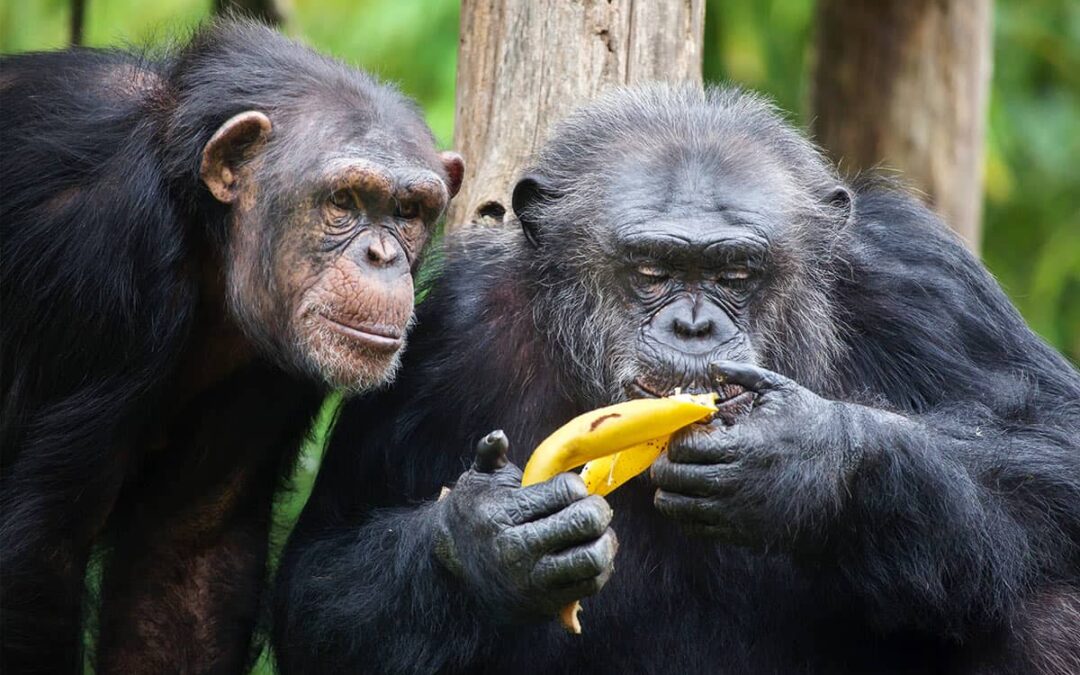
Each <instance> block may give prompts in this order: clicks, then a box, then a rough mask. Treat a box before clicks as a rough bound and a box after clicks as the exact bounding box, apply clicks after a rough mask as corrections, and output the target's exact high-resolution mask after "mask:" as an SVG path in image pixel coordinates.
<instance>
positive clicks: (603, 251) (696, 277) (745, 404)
mask: <svg viewBox="0 0 1080 675" xmlns="http://www.w3.org/2000/svg"><path fill="white" fill-rule="evenodd" d="M608 168H609V173H607V174H606V175H605V176H604V177H603V180H604V181H605V182H607V185H606V186H605V187H604V192H605V193H606V199H607V202H608V203H607V204H605V205H604V207H603V211H602V212H601V213H599V214H597V213H596V211H595V209H594V210H593V212H592V214H590V212H589V210H588V208H576V207H574V206H573V202H574V201H575V200H577V201H579V202H581V203H582V204H583V205H584V204H586V202H588V201H590V200H591V201H592V202H593V203H595V201H596V195H597V193H598V192H599V191H598V190H597V189H595V188H592V187H591V188H589V189H587V190H584V191H582V192H580V193H574V192H573V191H568V192H567V193H560V192H559V191H558V189H557V188H553V187H551V186H550V185H547V186H546V185H545V184H544V181H545V180H546V179H545V178H544V177H543V175H542V174H531V175H529V176H526V178H524V179H523V180H522V181H521V182H520V183H519V185H518V188H517V190H516V191H515V211H517V212H518V213H519V214H524V217H523V218H521V222H522V226H523V228H524V229H525V234H526V237H527V238H528V239H529V240H530V241H531V242H532V243H533V245H534V247H535V248H536V249H537V250H536V252H535V254H536V255H537V256H539V257H541V259H543V260H544V261H545V266H544V270H545V272H544V274H545V275H547V276H546V278H547V279H548V281H547V282H546V283H545V284H544V286H545V287H550V288H553V289H557V290H556V291H553V292H552V293H557V294H561V295H552V296H550V297H548V300H547V302H546V303H544V309H543V313H544V316H542V317H541V320H540V321H539V322H538V325H539V327H540V329H541V330H544V326H556V327H558V328H557V329H556V330H554V331H549V334H550V335H551V339H552V341H553V342H554V343H556V344H557V345H558V347H557V349H558V353H559V354H563V355H565V354H571V353H572V354H575V355H578V357H579V358H577V359H576V361H575V363H574V366H573V367H574V368H575V373H574V377H576V378H578V379H579V380H580V381H581V382H582V383H584V384H586V385H588V386H589V387H590V393H589V397H590V399H589V400H588V401H586V402H585V403H586V404H591V405H598V404H603V403H605V402H610V401H612V400H618V399H621V398H627V397H629V398H637V397H644V396H665V395H668V394H671V393H674V392H675V391H676V390H680V391H684V392H686V391H690V392H702V391H717V392H718V393H719V394H720V397H721V401H720V414H719V415H718V418H719V419H720V420H722V421H723V422H725V423H728V424H730V423H732V422H733V421H734V419H735V418H736V417H737V416H738V415H740V414H742V413H744V412H748V411H749V409H750V406H751V405H752V402H753V396H754V394H753V393H751V392H748V391H745V390H744V389H743V388H742V387H739V386H737V385H732V384H726V383H723V382H720V381H718V380H717V379H716V378H715V377H714V376H713V375H712V374H711V372H710V371H711V368H710V364H712V363H714V362H716V361H719V360H734V361H741V362H748V363H756V364H760V365H767V366H772V367H776V366H777V365H778V364H780V363H781V362H782V360H783V356H782V350H783V348H784V345H781V347H779V348H778V347H776V344H777V342H778V341H779V342H781V343H783V342H786V343H787V346H788V347H790V348H793V349H800V350H802V349H803V348H804V346H806V345H815V344H825V343H827V341H828V336H825V337H822V336H821V335H818V334H813V335H811V333H814V332H815V331H818V332H820V331H821V330H822V329H819V328H809V329H807V330H803V328H802V327H803V326H804V325H808V322H809V324H813V323H817V324H821V323H823V322H822V321H820V319H821V317H822V316H823V315H822V314H821V313H820V312H819V307H820V306H821V302H822V301H821V290H820V288H818V284H817V280H816V279H815V278H814V274H813V272H812V271H810V272H808V271H807V270H808V269H812V267H813V261H812V260H811V261H810V264H809V265H803V264H802V263H801V262H800V261H797V260H796V259H795V257H796V256H793V255H792V245H793V242H792V239H793V236H794V235H795V233H797V232H799V230H800V227H801V226H803V225H805V224H806V223H807V222H809V220H810V219H811V218H813V217H815V215H814V214H815V213H816V212H817V207H816V205H814V204H810V205H808V206H807V207H806V208H805V210H804V211H800V208H799V204H798V199H796V198H793V197H792V195H801V194H803V192H805V191H800V188H799V187H798V186H795V185H794V184H793V182H792V179H791V178H790V177H789V173H788V172H785V171H781V170H778V169H777V168H776V167H775V166H772V165H770V164H769V162H768V161H764V160H763V161H757V162H755V161H753V160H752V159H745V160H744V161H741V162H739V163H733V162H727V163H726V164H725V163H722V162H717V161H712V160H711V158H710V157H709V156H704V157H697V158H695V157H694V156H693V155H692V154H691V153H687V155H684V156H676V157H675V158H674V159H673V158H671V157H666V156H665V157H659V158H656V159H655V161H653V162H649V161H644V162H643V161H642V160H641V159H640V158H635V159H634V160H633V161H627V162H626V165H625V166H622V167H618V166H617V167H614V168H612V167H611V166H609V167H608ZM836 197H837V199H839V200H840V201H843V200H844V199H847V192H846V190H843V188H839V192H837V193H836ZM829 198H830V197H829V196H828V195H826V196H825V197H824V199H825V200H826V202H827V200H828V199H829ZM538 203H539V204H541V206H540V207H539V208H536V204H538ZM839 211H842V209H840V210H839ZM532 214H541V215H544V216H547V217H548V218H553V219H554V220H550V221H547V222H539V221H536V220H533V219H532V218H531V217H530V216H531V215H532ZM519 218H520V216H519ZM558 219H561V220H562V222H564V223H571V224H572V225H571V226H560V225H559V222H558ZM796 247H798V244H796ZM809 254H810V252H809V251H805V252H804V257H805V256H809ZM811 257H812V256H811ZM553 276H556V277H560V278H559V279H557V280H552V279H551V277H553ZM562 277H565V278H562ZM573 289H578V290H577V291H574V290H573ZM546 292H547V291H541V293H546ZM575 292H576V293H577V296H576V297H571V294H573V293H575ZM788 298H801V300H799V301H798V302H797V303H796V306H794V307H787V306H785V302H787V299H788ZM798 303H802V304H804V305H805V309H803V308H800V307H799V306H798ZM790 333H795V334H799V333H803V334H804V335H806V336H807V339H805V340H801V338H795V339H791V338H790ZM556 358H559V357H556Z"/></svg>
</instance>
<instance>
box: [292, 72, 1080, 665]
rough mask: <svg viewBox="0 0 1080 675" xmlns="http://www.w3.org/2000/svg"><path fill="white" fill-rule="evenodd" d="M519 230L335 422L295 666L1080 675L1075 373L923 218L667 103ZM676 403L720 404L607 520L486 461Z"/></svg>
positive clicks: (726, 117)
mask: <svg viewBox="0 0 1080 675" xmlns="http://www.w3.org/2000/svg"><path fill="white" fill-rule="evenodd" d="M513 207H514V210H515V212H516V214H517V216H518V219H519V220H520V223H521V228H522V232H513V233H504V232H497V231H474V232H469V233H467V234H466V235H464V236H462V237H460V238H458V239H457V240H456V241H454V242H452V243H451V244H450V246H449V249H448V251H447V253H446V263H445V268H444V270H443V273H442V275H441V277H440V278H439V280H438V281H437V282H436V283H435V285H434V286H433V288H432V289H431V291H430V293H429V294H428V295H427V296H426V299H425V300H424V302H423V304H422V305H421V306H420V309H419V312H418V314H419V320H418V325H417V329H416V332H415V333H414V334H413V337H412V341H411V343H410V347H409V353H408V354H407V355H406V357H405V363H404V366H403V369H402V376H401V377H400V378H399V379H398V381H397V382H396V383H395V384H394V385H393V387H392V388H391V389H389V390H388V391H386V392H384V393H379V394H377V395H371V396H368V397H366V398H364V399H362V400H357V401H355V402H353V403H350V404H349V405H348V406H347V407H346V408H345V410H344V411H343V413H342V415H341V419H340V422H339V424H338V429H337V432H336V435H335V437H334V439H333V441H332V444H331V447H330V449H329V453H328V456H327V457H326V459H325V464H324V466H323V469H322V472H321V474H320V476H319V480H318V484H317V486H316V488H315V492H314V494H313V496H312V497H311V501H310V502H309V504H308V506H307V509H306V511H305V513H304V514H303V516H302V518H301V522H300V525H299V529H298V530H296V531H295V533H294V535H293V536H292V538H291V541H290V544H289V546H288V549H287V552H286V555H285V559H284V561H283V567H282V570H281V576H280V580H279V583H280V587H279V589H278V594H277V597H276V599H275V604H276V610H275V612H276V625H275V628H274V636H275V637H274V640H275V644H276V648H277V653H278V655H279V660H280V663H281V666H282V667H283V668H284V670H285V671H286V672H306V673H313V672H394V673H397V672H417V673H429V672H484V673H680V674H683V673H776V674H779V673H784V674H788V673H1058V674H1060V673H1066V672H1068V673H1075V672H1080V640H1077V639H1076V638H1077V636H1078V635H1080V374H1078V373H1077V371H1076V370H1075V369H1074V367H1073V366H1071V365H1070V364H1069V363H1067V362H1066V361H1065V360H1064V359H1063V358H1062V357H1061V356H1060V355H1058V354H1057V353H1055V352H1054V351H1053V350H1052V349H1051V348H1050V347H1048V346H1047V345H1046V344H1045V343H1044V342H1043V341H1042V340H1040V339H1039V338H1038V337H1037V336H1036V335H1034V334H1033V333H1032V332H1031V331H1030V330H1029V329H1028V328H1027V326H1025V324H1024V322H1023V321H1022V320H1021V318H1020V316H1018V314H1017V313H1016V311H1015V310H1014V309H1013V308H1012V306H1010V304H1009V302H1008V301H1007V300H1006V298H1005V296H1004V294H1003V293H1002V292H1001V290H1000V289H999V288H998V286H997V285H996V284H995V283H994V281H993V280H992V279H991V277H990V276H989V275H988V274H987V273H986V271H985V270H984V269H983V267H982V266H981V265H980V264H979V263H978V262H977V261H976V259H975V258H974V257H973V256H972V255H971V254H970V253H968V252H967V251H965V250H964V248H963V247H962V246H961V245H960V243H958V240H957V239H956V238H955V237H954V236H952V235H951V234H950V233H948V232H947V230H946V229H945V228H944V227H943V225H942V224H941V223H940V221H938V220H937V219H936V218H935V217H934V216H933V215H931V213H930V212H929V211H928V210H927V209H926V208H924V207H923V206H921V205H920V204H919V203H918V202H916V201H915V200H913V199H912V198H911V197H909V196H907V195H906V194H904V193H903V192H902V191H900V190H898V189H894V188H892V187H891V186H890V185H888V184H884V183H881V182H879V181H875V180H872V179H871V180H861V181H857V182H856V184H854V185H851V186H848V185H845V184H844V182H842V181H841V180H840V179H839V178H838V177H837V174H836V172H835V171H834V169H833V168H832V167H830V166H828V165H826V163H825V162H824V161H823V159H822V157H821V155H820V154H819V152H818V151H817V150H816V149H815V148H814V146H813V145H812V144H811V143H810V142H808V141H807V140H806V139H805V138H803V137H802V136H801V135H800V134H799V133H798V132H797V131H795V130H794V129H792V128H791V126H789V125H788V124H786V123H785V122H784V121H783V119H782V117H781V116H780V115H779V114H778V113H777V111H775V110H774V109H773V108H772V107H771V106H770V105H769V104H767V103H765V102H763V101H762V99H760V98H759V97H757V96H755V95H752V94H749V93H744V92H741V91H738V90H735V89H711V90H708V91H705V92H702V91H701V90H700V89H698V88H694V87H689V86H687V87H679V86H661V85H653V86H650V87H646V88H640V89H630V90H624V91H620V92H616V93H612V94H610V95H607V96H606V97H604V98H602V99H600V100H599V101H598V102H596V103H593V104H591V105H589V106H588V107H586V108H584V109H583V110H581V111H580V112H578V113H576V114H574V115H572V116H571V117H569V119H567V120H566V121H564V122H563V123H562V124H561V125H560V126H558V127H557V129H556V130H555V132H554V134H553V136H552V137H551V139H550V140H549V141H548V143H547V145H546V147H544V149H543V150H542V152H541V153H540V155H539V158H538V160H537V163H536V164H535V167H534V168H533V169H532V170H530V171H528V172H526V173H525V175H524V178H522V179H521V181H520V182H519V183H518V184H517V186H516V189H515V190H514V199H513ZM675 389H681V390H683V391H704V390H710V389H715V390H718V391H719V392H720V394H721V398H722V400H723V402H722V403H721V411H720V414H719V415H718V416H717V419H716V420H715V421H713V422H712V423H711V424H710V425H708V426H705V425H701V426H698V427H695V428H691V429H690V430H688V431H685V432H681V433H680V434H678V435H677V436H676V437H674V439H673V441H672V443H671V446H670V448H669V450H668V453H667V455H666V456H662V457H661V458H660V459H659V460H658V461H657V462H656V463H654V465H653V466H652V468H651V476H650V475H643V476H641V477H640V478H639V479H636V480H635V481H632V482H631V483H629V484H628V485H626V486H624V487H623V488H621V489H620V490H619V491H617V492H615V493H613V494H612V495H611V496H610V497H609V499H608V500H607V501H605V500H604V499H601V498H599V497H596V496H593V497H587V496H586V493H585V488H584V485H583V483H582V482H581V480H580V479H579V478H578V477H576V476H574V475H572V474H562V475H560V476H558V477H556V478H554V479H552V480H551V481H549V482H547V483H543V484H539V485H535V486H531V487H527V488H520V487H518V484H519V480H520V475H521V474H520V472H519V470H518V469H517V468H516V467H515V466H514V465H513V464H510V465H507V466H504V467H503V468H495V467H497V466H498V462H497V461H496V462H492V461H491V458H487V460H488V461H487V462H485V463H486V464H487V465H488V466H477V465H474V466H473V468H471V469H470V467H469V462H470V459H471V457H470V455H471V452H472V448H473V447H474V444H475V443H476V442H477V439H479V438H481V437H482V436H483V435H484V434H486V433H487V432H488V431H489V430H491V429H494V428H502V429H504V430H505V431H506V433H507V436H508V438H509V440H510V445H511V451H510V458H511V459H512V460H513V462H515V463H516V464H518V465H520V464H521V463H522V462H523V461H524V460H525V459H526V457H527V456H528V454H529V453H530V451H531V450H532V448H534V447H535V446H536V445H537V443H538V442H539V441H540V440H542V439H543V438H544V437H545V436H546V435H547V434H548V433H550V432H552V431H553V430H554V429H555V428H557V426H559V425H560V424H562V423H564V422H565V421H567V420H568V419H570V418H571V416H573V415H575V414H578V413H581V412H583V411H585V410H588V409H591V408H594V407H597V406H601V405H603V404H608V403H611V402H615V401H621V400H625V399H627V398H633V397H643V396H659V395H664V394H667V393H669V392H672V391H673V390H675ZM444 486H450V487H451V488H452V489H451V490H450V491H449V492H448V493H446V495H445V496H444V497H443V498H442V499H438V496H439V494H440V491H441V488H443V487H444ZM609 504H610V505H609ZM676 526H678V527H676ZM613 533H618V553H617V554H616V545H615V535H614V534H613ZM609 577H610V578H609ZM605 581H606V582H607V583H606V586H605V587H604V588H603V590H602V591H601V592H599V593H598V594H597V595H595V597H586V596H590V595H591V594H593V593H595V592H596V591H597V590H599V589H600V587H601V586H603V585H604V583H605ZM582 597H586V599H585V600H584V602H583V606H584V611H583V613H582V623H583V630H584V632H583V634H582V635H570V634H568V633H566V632H565V631H564V630H563V629H562V628H561V627H560V626H559V625H558V622H556V621H554V620H552V617H553V616H554V615H555V614H556V613H557V611H558V609H559V608H560V607H561V606H563V605H564V604H566V603H567V602H568V601H570V600H573V599H577V598H582Z"/></svg>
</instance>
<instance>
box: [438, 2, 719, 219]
mask: <svg viewBox="0 0 1080 675" xmlns="http://www.w3.org/2000/svg"><path fill="white" fill-rule="evenodd" d="M704 21H705V2H704V0H666V1H665V0H463V1H462V3H461V33H460V44H459V50H458V75H457V109H456V115H455V125H454V148H455V149H456V150H457V151H458V152H460V153H461V154H462V155H463V156H464V158H465V167H466V169H465V180H464V184H463V187H462V191H461V193H460V194H459V195H458V197H457V198H456V199H455V200H454V203H453V206H452V208H451V211H450V214H449V217H448V219H447V227H448V228H456V227H462V226H464V225H467V224H483V225H499V224H501V223H502V222H503V220H504V214H507V213H508V212H509V210H510V191H511V189H512V187H513V181H514V179H515V177H516V176H517V173H518V172H519V171H520V170H521V169H522V168H523V167H524V166H525V165H526V164H527V162H528V159H529V157H530V156H531V155H532V154H533V153H534V152H535V150H536V149H537V147H538V146H539V144H540V143H541V142H542V141H543V140H544V137H545V133H546V132H547V129H548V127H549V125H550V124H551V123H552V122H554V121H555V120H557V119H558V118H560V117H561V116H563V115H565V114H566V113H567V112H569V111H570V110H571V109H572V108H574V107H575V106H577V105H578V104H580V103H582V102H584V101H587V100H588V99H590V98H592V97H593V96H595V95H596V94H597V93H599V92H600V91H602V90H603V89H604V88H606V87H609V86H612V85H620V84H630V83H634V82H640V81H646V80H693V81H696V82H699V83H700V82H701V45H702V38H703V30H704Z"/></svg>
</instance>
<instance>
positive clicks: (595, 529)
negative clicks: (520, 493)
mask: <svg viewBox="0 0 1080 675" xmlns="http://www.w3.org/2000/svg"><path fill="white" fill-rule="evenodd" d="M611 516H612V512H611V507H610V506H608V503H607V501H606V500H605V499H604V498H603V497H600V496H597V495H593V496H591V497H588V498H586V499H582V500H581V501H578V502H574V503H573V504H571V505H570V506H568V507H566V508H565V509H563V510H562V511H559V512H558V513H556V514H554V515H551V516H548V517H547V518H541V519H540V520H535V521H533V522H530V523H525V524H524V525H518V526H517V527H512V528H510V529H508V530H506V532H505V534H506V535H507V536H511V537H520V538H521V539H522V540H523V541H524V542H525V545H526V546H527V547H529V548H530V549H532V550H534V551H537V552H540V551H544V552H552V553H553V552H557V551H561V550H563V549H566V548H570V547H571V546H575V545H577V544H582V543H585V542H589V541H592V540H594V539H597V538H598V537H600V536H601V535H603V534H604V531H605V530H607V528H608V525H610V524H611Z"/></svg>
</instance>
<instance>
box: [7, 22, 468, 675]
mask: <svg viewBox="0 0 1080 675" xmlns="http://www.w3.org/2000/svg"><path fill="white" fill-rule="evenodd" d="M0 72H2V76H0V96H2V97H3V105H2V106H0V148H2V150H3V153H2V154H3V162H2V163H0V228H2V229H0V233H2V240H3V256H2V265H0V282H2V283H0V288H2V291H0V293H2V295H0V298H2V304H3V313H4V318H3V322H2V329H0V336H2V338H3V351H2V365H3V380H2V381H3V389H2V395H3V397H2V406H0V448H2V453H3V454H2V461H0V481H2V482H0V486H2V492H0V671H3V672H5V673H12V674H14V673H28V672H43V673H67V672H75V671H81V670H82V667H83V658H82V657H81V655H80V643H81V637H82V631H81V630H80V617H81V616H82V615H84V614H85V611H84V610H83V602H82V600H83V579H84V574H85V570H86V567H87V561H88V558H89V556H90V554H91V549H92V547H95V546H97V547H99V549H100V550H101V551H102V552H103V553H104V556H103V559H104V561H105V562H104V566H103V568H104V581H103V588H102V596H103V599H102V608H101V611H100V615H99V621H98V625H99V627H100V634H101V637H100V644H99V648H98V650H97V656H98V670H99V672H110V673H111V672H120V673H164V672H191V673H195V672H219V673H224V672H240V671H242V670H243V668H244V664H245V663H246V662H247V661H248V659H249V655H250V654H249V651H250V645H249V643H250V638H251V634H252V629H253V627H254V625H255V618H256V614H257V611H258V608H259V606H260V595H261V591H262V589H263V588H264V583H263V582H264V577H265V574H266V572H265V562H266V552H267V541H268V531H269V525H270V507H271V503H272V499H273V496H274V494H275V491H276V488H277V487H278V486H279V485H280V483H281V482H282V481H283V479H284V477H285V476H287V475H288V472H289V470H290V468H291V467H292V464H293V461H294V458H295V456H296V452H297V450H298V448H299V445H300V443H301V440H302V437H303V435H304V432H305V430H306V429H307V428H308V426H309V425H310V422H311V419H312V416H313V415H314V414H315V412H316V411H317V409H318V407H319V403H320V401H321V400H322V399H323V397H324V396H325V395H326V392H327V391H328V390H330V389H331V388H333V389H347V390H353V391H362V390H366V389H369V388H372V387H375V386H378V385H379V384H382V383H384V382H386V381H388V380H389V379H391V378H392V377H393V375H394V373H395V370H396V367H397V364H398V361H399V358H400V354H401V351H402V345H403V343H404V340H405V331H406V328H407V326H408V324H409V322H410V320H411V318H412V309H413V276H412V275H413V273H414V272H415V270H416V269H417V268H418V265H419V259H420V254H421V252H422V250H423V249H424V246H425V243H426V242H427V240H428V239H429V237H430V234H431V231H432V228H433V227H434V226H435V222H436V220H438V218H439V217H440V215H441V213H442V212H443V210H444V209H445V208H446V205H447V202H448V200H449V199H450V197H451V196H453V194H454V193H455V192H456V191H457V188H458V185H459V182H460V179H461V173H462V164H461V159H460V158H459V157H458V156H457V155H455V154H453V153H443V154H440V153H438V152H437V151H436V150H435V144H434V140H433V138H432V135H431V132H430V130H429V129H428V128H427V126H426V125H425V124H424V121H423V118H422V117H421V115H420V114H419V111H418V110H417V109H416V106H415V105H414V104H413V103H412V102H410V101H408V100H407V99H406V98H405V97H404V96H402V95H401V94H400V93H398V92H397V91H395V90H393V89H392V88H389V87H387V86H385V85H382V84H380V83H378V82H377V81H375V80H374V79H373V78H371V77H369V76H368V75H366V74H364V73H360V72H358V71H355V70H353V69H350V68H347V67H345V66H344V65H342V64H340V63H337V62H335V61H332V60H330V59H327V58H325V57H322V56H320V55H318V54H315V53H314V52H312V51H311V50H309V49H307V48H304V47H302V46H300V45H298V44H296V43H294V42H291V41H289V40H286V39H285V38H283V37H282V36H280V35H278V34H276V33H274V32H273V31H271V30H269V29H267V28H265V27H262V26H257V25H254V24H248V23H236V22H221V23H218V24H214V25H210V26H207V27H205V28H204V29H202V30H200V31H199V32H198V33H197V34H196V35H195V36H194V38H193V39H192V40H191V41H190V42H189V43H188V44H185V45H183V46H180V47H178V48H177V49H175V50H173V51H171V52H169V53H167V54H165V55H163V56H162V57H161V58H156V59H149V58H146V57H143V56H138V55H133V54H128V53H124V52H119V51H107V50H81V49H80V50H69V51H65V52H57V53H50V54H30V55H20V56H13V57H9V58H5V59H4V61H3V64H2V71H0Z"/></svg>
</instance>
